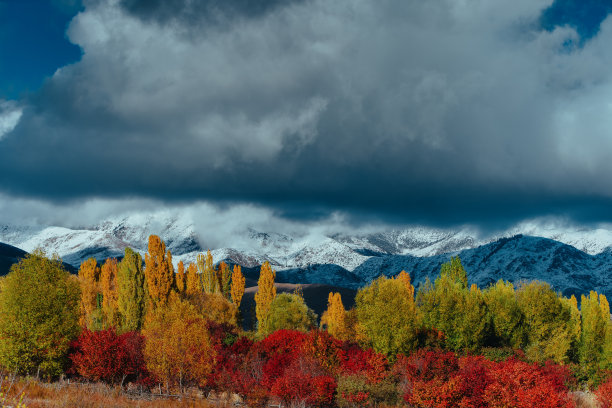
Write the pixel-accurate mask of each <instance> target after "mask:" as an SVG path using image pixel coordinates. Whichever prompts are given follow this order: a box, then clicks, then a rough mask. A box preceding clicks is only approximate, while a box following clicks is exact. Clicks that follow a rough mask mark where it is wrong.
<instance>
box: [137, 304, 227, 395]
mask: <svg viewBox="0 0 612 408" xmlns="http://www.w3.org/2000/svg"><path fill="white" fill-rule="evenodd" d="M143 335H144V337H145V345H144V357H145V362H146V365H147V369H148V370H149V371H150V372H152V373H153V374H155V376H156V377H157V378H159V379H160V380H161V381H163V382H164V384H165V385H166V389H167V390H168V389H169V388H170V387H171V386H173V385H178V386H179V388H180V389H182V388H183V386H184V385H187V384H193V385H199V386H204V385H205V383H206V378H207V376H208V374H210V372H211V369H212V365H213V362H214V358H215V355H214V349H213V348H212V346H211V342H210V335H209V333H208V330H207V329H206V319H205V318H204V317H203V316H202V315H201V314H200V313H199V312H198V310H197V308H196V306H194V305H192V304H191V303H189V302H188V301H184V300H181V299H179V298H178V296H177V295H176V294H173V295H171V296H170V299H169V300H168V303H167V305H166V306H165V307H159V308H157V309H155V310H154V311H153V312H152V313H151V315H150V316H149V318H148V319H147V322H146V323H145V327H144V330H143Z"/></svg>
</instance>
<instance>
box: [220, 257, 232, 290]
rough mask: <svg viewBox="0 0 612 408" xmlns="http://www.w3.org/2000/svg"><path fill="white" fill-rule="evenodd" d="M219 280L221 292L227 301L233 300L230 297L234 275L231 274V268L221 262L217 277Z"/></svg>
mask: <svg viewBox="0 0 612 408" xmlns="http://www.w3.org/2000/svg"><path fill="white" fill-rule="evenodd" d="M217 278H218V280H219V291H220V292H221V294H223V296H225V298H226V299H231V295H230V289H231V287H230V284H231V279H232V274H231V273H230V269H229V266H228V265H227V264H226V263H225V262H221V263H220V264H219V272H218V276H217Z"/></svg>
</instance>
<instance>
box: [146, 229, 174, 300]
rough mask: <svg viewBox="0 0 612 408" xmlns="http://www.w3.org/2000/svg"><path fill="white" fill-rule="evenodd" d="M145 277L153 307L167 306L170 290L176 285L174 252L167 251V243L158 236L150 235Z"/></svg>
mask: <svg viewBox="0 0 612 408" xmlns="http://www.w3.org/2000/svg"><path fill="white" fill-rule="evenodd" d="M145 279H146V284H147V293H148V298H149V303H148V305H149V306H148V307H150V308H151V309H153V308H156V307H159V306H165V305H166V304H167V303H168V299H169V298H170V292H171V291H172V289H173V288H174V287H175V284H174V267H173V266H172V254H171V253H170V251H169V250H168V251H167V252H166V244H164V242H163V241H162V240H161V239H160V238H159V237H158V236H157V235H151V236H149V246H148V252H147V253H146V254H145Z"/></svg>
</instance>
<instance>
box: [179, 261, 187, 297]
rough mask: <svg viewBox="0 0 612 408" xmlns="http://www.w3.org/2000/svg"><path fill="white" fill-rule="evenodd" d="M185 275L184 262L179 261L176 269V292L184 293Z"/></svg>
mask: <svg viewBox="0 0 612 408" xmlns="http://www.w3.org/2000/svg"><path fill="white" fill-rule="evenodd" d="M186 281H187V276H186V274H185V264H184V263H183V261H179V263H178V265H177V271H176V290H177V292H178V293H180V294H183V293H185V289H186V283H187V282H186Z"/></svg>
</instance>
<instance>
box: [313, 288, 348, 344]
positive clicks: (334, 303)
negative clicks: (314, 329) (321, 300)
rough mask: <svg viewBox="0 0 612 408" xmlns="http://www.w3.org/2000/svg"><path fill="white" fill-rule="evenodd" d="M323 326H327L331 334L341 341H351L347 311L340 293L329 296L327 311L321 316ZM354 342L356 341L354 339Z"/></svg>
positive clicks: (331, 293)
mask: <svg viewBox="0 0 612 408" xmlns="http://www.w3.org/2000/svg"><path fill="white" fill-rule="evenodd" d="M321 325H322V326H323V325H325V326H327V331H328V332H329V334H331V335H332V336H334V337H335V338H337V339H340V340H350V337H351V334H350V331H349V330H348V325H347V317H346V310H345V309H344V305H343V304H342V296H341V295H340V293H333V292H330V293H329V295H328V296H327V310H326V311H325V312H323V316H321ZM353 340H354V339H353Z"/></svg>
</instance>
